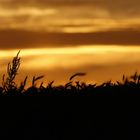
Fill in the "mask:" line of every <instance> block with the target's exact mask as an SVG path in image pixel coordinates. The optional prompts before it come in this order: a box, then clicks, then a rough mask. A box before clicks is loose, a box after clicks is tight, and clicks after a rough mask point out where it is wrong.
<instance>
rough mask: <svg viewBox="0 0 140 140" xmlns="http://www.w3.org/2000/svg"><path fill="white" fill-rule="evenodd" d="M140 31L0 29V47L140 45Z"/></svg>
mask: <svg viewBox="0 0 140 140" xmlns="http://www.w3.org/2000/svg"><path fill="white" fill-rule="evenodd" d="M139 36H140V31H139V30H131V29H126V30H122V29H120V30H119V29H118V30H115V31H102V32H92V33H62V32H60V33H59V32H57V33H55V32H35V31H26V30H15V29H13V30H12V29H10V30H8V29H3V30H0V48H1V49H13V48H18V49H19V48H35V47H36V48H38V47H39V46H44V47H52V46H54V47H57V46H58V47H60V46H69V45H71V46H72V45H97V44H98V45H112V44H116V45H140V40H139V38H138V37H139Z"/></svg>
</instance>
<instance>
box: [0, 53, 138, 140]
mask: <svg viewBox="0 0 140 140" xmlns="http://www.w3.org/2000/svg"><path fill="white" fill-rule="evenodd" d="M19 54H20V52H18V53H17V55H16V56H15V57H14V58H13V60H12V62H11V63H9V64H8V67H7V74H5V75H3V78H2V86H1V87H0V112H1V115H0V139H10V138H14V139H23V140H34V139H37V140H46V139H49V140H56V139H58V140H62V139H68V140H71V139H77V140H93V139H95V140H103V139H107V140H115V139H116V140H118V139H120V138H123V139H139V138H140V136H139V131H140V129H139V125H140V120H139V117H140V109H139V106H140V102H139V97H140V75H139V74H138V73H137V72H136V73H134V74H133V75H132V76H130V77H125V76H123V77H122V81H121V82H119V81H116V82H115V83H113V82H111V81H108V82H104V83H102V84H101V85H98V84H96V83H91V84H86V83H83V82H81V81H74V80H75V79H76V77H77V76H85V75H86V73H76V74H73V75H72V76H71V77H70V79H69V82H68V83H66V84H65V85H60V86H53V83H54V81H52V82H50V83H48V84H47V86H44V83H41V84H40V85H38V84H37V83H38V82H39V80H40V79H42V78H43V76H38V77H36V76H34V77H33V79H32V85H31V86H30V87H28V88H27V87H26V83H27V80H28V76H27V77H25V79H24V80H23V82H21V84H20V85H18V84H17V83H16V82H15V81H14V80H15V78H16V76H17V74H18V70H19V68H20V60H21V58H20V57H19ZM54 80H55V79H54ZM8 96H9V97H10V98H3V97H8ZM12 96H13V97H18V98H14V100H13V98H11V97H12ZM20 97H22V98H20ZM23 97H25V98H23ZM30 97H31V98H30ZM52 97H57V98H52ZM62 97H65V98H62ZM67 97H68V98H67ZM75 97H76V98H75ZM77 97H84V98H77ZM126 97H128V100H126Z"/></svg>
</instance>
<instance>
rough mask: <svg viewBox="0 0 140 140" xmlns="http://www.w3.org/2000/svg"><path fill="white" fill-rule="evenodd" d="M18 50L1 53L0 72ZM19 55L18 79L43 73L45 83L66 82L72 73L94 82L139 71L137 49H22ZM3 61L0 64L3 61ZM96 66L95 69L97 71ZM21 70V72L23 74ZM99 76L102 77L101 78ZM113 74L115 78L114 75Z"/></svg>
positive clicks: (135, 47)
mask: <svg viewBox="0 0 140 140" xmlns="http://www.w3.org/2000/svg"><path fill="white" fill-rule="evenodd" d="M17 52H18V50H11V51H4V50H1V51H0V62H1V63H0V65H1V67H2V69H1V72H2V73H5V71H6V66H7V63H8V62H9V61H10V60H11V59H12V58H13V56H15V55H16V53H17ZM20 56H21V58H22V59H21V72H20V74H19V75H21V76H20V79H23V77H24V76H25V74H26V75H34V74H38V75H40V74H44V75H47V78H48V80H54V79H56V80H57V81H58V83H61V82H66V79H65V78H66V77H63V78H62V77H61V78H60V75H66V76H68V75H71V74H73V73H72V72H71V71H73V72H78V71H84V72H87V73H88V76H87V77H85V80H87V81H89V82H90V81H92V78H93V77H92V76H94V80H95V81H97V82H101V81H104V80H106V79H107V77H108V78H109V77H110V78H112V79H115V80H116V79H118V78H121V75H122V74H124V72H125V73H129V74H130V73H131V72H134V71H140V69H139V64H140V57H139V56H140V46H131V47H130V46H129V47H123V46H115V45H111V46H93V45H91V46H88V45H87V46H75V47H70V46H69V47H66V48H45V49H44V48H42V49H23V50H21V53H20ZM2 60H3V61H2ZM96 67H97V68H96ZM22 71H24V72H22ZM101 74H103V75H102V76H101ZM114 74H115V75H114Z"/></svg>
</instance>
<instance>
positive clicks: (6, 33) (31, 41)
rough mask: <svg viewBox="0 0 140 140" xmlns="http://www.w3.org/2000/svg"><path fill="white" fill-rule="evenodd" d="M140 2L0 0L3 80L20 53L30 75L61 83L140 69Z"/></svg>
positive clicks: (110, 77) (21, 76)
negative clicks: (81, 74) (74, 76)
mask: <svg viewBox="0 0 140 140" xmlns="http://www.w3.org/2000/svg"><path fill="white" fill-rule="evenodd" d="M139 5H140V0H117V1H112V0H0V65H1V71H0V76H1V75H2V74H3V73H5V72H6V66H7V63H8V62H9V61H10V60H11V58H12V57H13V56H15V55H16V53H17V52H18V50H21V53H20V56H21V57H22V60H21V62H22V63H21V68H20V72H19V75H18V80H22V79H24V77H25V76H26V75H29V77H30V78H31V77H32V76H33V75H42V74H43V75H45V78H44V79H47V81H48V82H49V81H51V80H55V81H56V83H58V84H60V83H63V82H66V81H68V79H69V77H70V76H71V75H72V74H74V73H76V72H86V73H87V75H86V76H85V77H81V78H80V80H83V81H86V82H98V83H100V82H103V81H108V80H118V79H121V77H122V75H123V74H127V75H129V74H132V73H134V72H135V71H140V8H139Z"/></svg>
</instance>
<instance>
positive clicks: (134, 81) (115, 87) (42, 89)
mask: <svg viewBox="0 0 140 140" xmlns="http://www.w3.org/2000/svg"><path fill="white" fill-rule="evenodd" d="M19 53H20V51H19V52H18V53H17V55H16V56H15V57H14V58H13V60H12V62H11V63H8V66H7V74H6V75H7V77H6V75H5V74H4V75H3V78H2V86H1V87H0V96H9V95H10V96H124V95H126V96H129V95H130V94H131V95H136V94H139V92H140V75H139V74H138V73H137V72H135V73H134V74H133V75H132V76H130V77H126V76H125V75H123V77H122V81H116V82H115V83H113V82H112V81H108V82H104V83H102V84H101V85H97V83H93V84H87V83H84V82H81V81H74V80H73V79H74V78H76V77H77V76H85V75H86V73H76V74H74V75H72V76H71V77H70V79H69V82H68V83H66V84H64V85H60V86H54V85H53V83H54V81H52V82H50V83H48V84H47V86H44V83H43V82H42V83H41V84H40V86H39V87H38V86H37V81H39V80H40V79H42V78H43V77H44V76H43V75H42V76H38V77H36V76H34V77H33V79H32V85H31V86H30V87H29V88H25V87H26V84H27V79H28V76H26V77H25V79H24V80H23V82H21V83H20V85H19V86H18V85H17V84H16V83H15V78H16V76H17V74H18V70H19V67H20V60H21V58H20V57H19ZM134 93H135V94H134Z"/></svg>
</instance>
